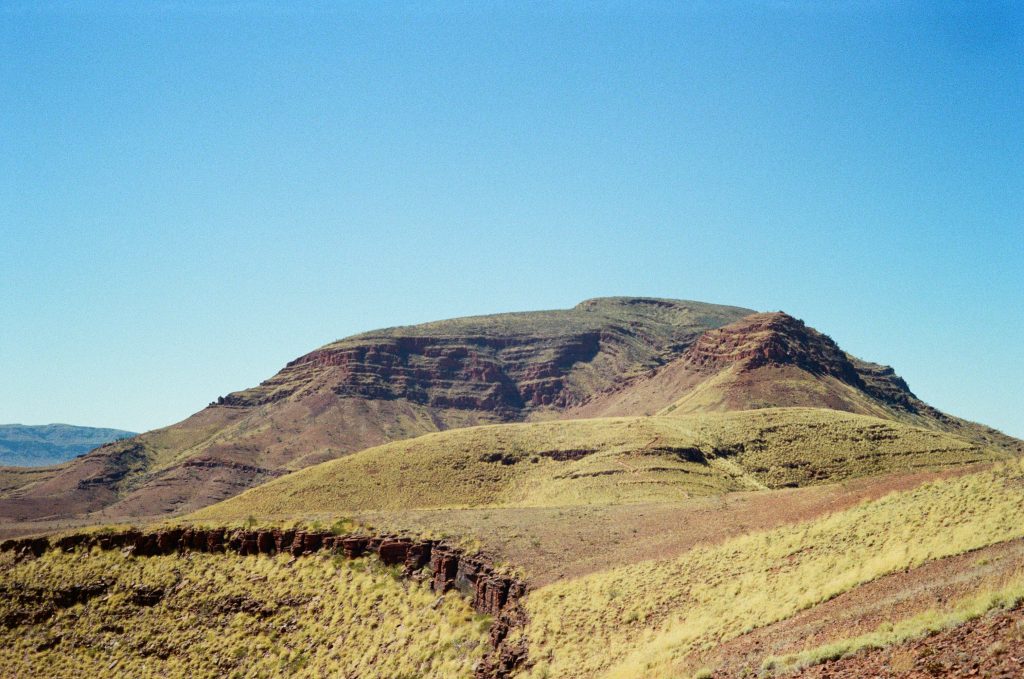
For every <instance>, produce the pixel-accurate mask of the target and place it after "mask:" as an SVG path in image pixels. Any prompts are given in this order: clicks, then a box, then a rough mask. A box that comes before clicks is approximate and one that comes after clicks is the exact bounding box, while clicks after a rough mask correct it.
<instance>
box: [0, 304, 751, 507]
mask: <svg viewBox="0 0 1024 679" xmlns="http://www.w3.org/2000/svg"><path fill="white" fill-rule="evenodd" d="M749 313H751V311H750V310H749V309H740V308H737V307H723V306H715V305H710V304H702V303H699V302H686V301H678V300H661V299H649V298H604V299H594V300H588V301H586V302H583V303H581V304H579V305H577V306H576V307H574V308H572V309H567V310H560V311H542V312H527V313H514V314H499V315H495V316H478V317H470V318H462V319H453V320H448V321H438V322H434V323H426V324H422V325H417V326H408V327H399V328H390V329H384V330H378V331H373V332H370V333H365V334H362V335H356V336H353V337H350V338H346V339H343V340H339V341H337V342H333V343H331V344H328V345H326V346H324V347H321V348H319V349H316V350H314V351H312V352H309V353H307V354H305V355H303V356H301V357H299V358H297V359H295V360H294V361H291V362H290V363H289V364H288V365H286V366H285V367H284V368H283V369H282V370H281V371H280V372H279V373H277V374H276V375H274V376H273V377H271V378H270V379H268V380H266V381H264V382H263V383H261V384H260V385H258V386H256V387H253V388H251V389H246V390H243V391H238V392H233V393H230V394H227V395H225V396H222V397H220V398H218V399H216V400H215V401H214V402H212V403H211V404H210V405H209V406H208V407H207V408H206V409H204V410H202V411H200V412H198V413H196V414H195V415H193V416H192V417H190V418H188V419H187V420H185V421H183V422H181V423H179V424H176V425H173V426H171V427H168V428H165V429H161V430H155V431H152V432H147V433H145V434H141V435H139V436H137V437H135V438H133V439H130V440H127V441H122V442H118V443H115V444H113V445H111V446H107V447H104V448H100V449H97V450H95V451H93V452H91V453H90V454H88V455H86V456H85V457H83V458H81V459H78V460H75V461H73V462H71V463H69V464H68V465H65V466H63V467H60V468H58V469H57V470H56V471H55V472H54V473H53V475H52V476H50V477H48V478H46V479H44V480H43V481H42V482H39V483H37V484H35V485H33V486H31V487H22V488H20V489H15V490H12V491H8V492H6V493H5V494H3V495H0V519H5V520H8V521H25V520H32V519H39V518H43V517H46V518H51V519H60V518H64V517H69V516H77V515H82V514H84V513H88V512H95V511H98V510H103V511H104V516H105V517H117V516H136V517H139V516H152V515H158V514H163V513H168V512H184V511H192V510H195V509H198V508H199V507H202V506H205V505H207V504H210V503H212V502H216V501H219V500H223V499H225V498H227V497H230V496H231V495H235V494H237V493H239V492H241V491H242V490H244V489H245V488H248V487H251V486H253V485H257V484H259V483H262V482H263V481H266V480H268V479H270V478H273V477H274V476H277V475H280V474H282V473H285V472H287V471H292V470H295V469H299V468H302V467H305V466H308V465H310V464H315V463H318V462H322V461H325V460H328V459H332V458H334V457H338V456H341V455H344V454H347V453H349V452H353V451H356V450H361V449H363V448H367V447H370V446H374V445H379V444H382V443H386V442H388V441H393V440H397V439H403V438H410V437H413V436H418V435H421V434H425V433H429V432H432V431H438V430H443V429H449V428H453V427H464V426H472V425H476V424H488V423H499V422H513V421H521V420H526V419H529V418H533V417H550V416H551V415H556V414H558V413H559V412H562V411H564V410H566V409H568V408H572V407H575V406H577V405H578V404H581V403H584V402H586V401H587V400H588V399H590V398H592V396H593V395H594V394H596V393H601V392H604V391H607V390H610V389H615V388H616V387H617V386H619V385H621V384H624V383H626V382H628V381H629V380H631V379H634V378H635V377H636V376H637V375H641V374H647V373H650V372H652V371H655V370H657V369H658V368H660V367H661V366H663V365H665V364H666V363H668V362H670V361H672V360H673V359H675V358H678V357H679V356H680V355H682V353H683V352H684V351H685V350H686V349H687V347H689V346H690V345H691V344H692V343H693V342H694V341H695V340H696V339H697V337H699V336H700V335H701V334H702V333H704V332H705V331H707V330H709V329H712V328H716V327H719V326H722V325H725V324H727V323H731V322H733V321H736V320H738V319H740V318H742V317H744V316H746V315H748V314H749Z"/></svg>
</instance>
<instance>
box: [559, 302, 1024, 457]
mask: <svg viewBox="0 0 1024 679" xmlns="http://www.w3.org/2000/svg"><path fill="white" fill-rule="evenodd" d="M799 406H804V407H825V408H830V409H833V410H841V411H845V412H850V413H858V414H862V415H871V416H874V417H880V418H883V419H890V420H896V421H900V422H905V423H907V424H912V425H915V426H918V427H923V428H925V429H933V430H937V431H945V432H949V433H954V434H958V435H960V436H963V437H965V438H968V439H970V440H972V441H975V442H976V443H978V444H980V445H993V446H999V447H1002V448H1005V449H1006V450H1010V451H1015V452H1024V448H1021V441H1019V440H1017V439H1014V438H1012V437H1009V436H1006V435H1005V434H1002V433H1001V432H999V431H996V430H994V429H992V428H990V427H985V426H983V425H979V424H976V423H973V422H968V421H966V420H962V419H960V418H957V417H953V416H951V415H947V414H946V413H943V412H941V411H939V410H937V409H936V408H933V407H931V406H930V405H928V404H927V403H925V402H924V401H922V400H920V399H919V398H918V397H917V396H915V395H914V393H913V392H911V391H910V388H909V387H908V386H907V383H906V382H905V381H904V380H903V378H901V377H900V376H899V375H897V374H896V372H895V371H894V370H893V369H892V368H890V367H889V366H884V365H879V364H877V363H869V362H867V361H863V360H861V359H859V358H857V357H855V356H851V355H850V354H848V353H846V352H845V351H843V350H842V349H840V348H839V346H838V345H836V343H835V342H834V341H833V340H832V338H831V337H829V336H828V335H825V334H823V333H821V332H818V331H817V330H815V329H814V328H811V327H809V326H807V325H806V324H805V323H804V322H803V321H801V320H798V319H796V318H793V317H792V316H790V315H788V314H785V313H782V312H774V313H754V314H750V315H748V316H746V317H744V318H742V319H740V320H738V321H736V322H734V323H730V324H728V325H725V326H723V327H719V328H715V329H713V330H710V331H708V332H707V333H705V334H704V335H702V336H701V337H700V338H699V339H698V340H697V341H696V342H694V343H693V345H692V346H690V347H689V348H688V349H687V350H686V351H684V352H683V353H682V355H681V356H680V357H679V358H677V359H675V360H673V361H671V362H670V363H668V364H667V365H665V366H663V367H662V368H660V369H659V370H657V371H654V372H653V373H651V374H650V375H647V376H644V377H641V378H639V379H636V380H634V381H632V382H631V383H629V384H627V385H625V386H624V387H623V388H621V389H613V390H609V391H606V392H603V393H600V394H597V395H595V397H594V398H592V399H590V400H589V401H588V402H587V403H585V404H583V405H580V406H575V407H572V408H570V409H568V410H567V412H566V416H568V417H598V416H616V415H633V414H645V415H653V414H659V415H673V414H676V415H681V414H690V413H700V412H721V411H735V410H750V409H758V408H773V407H799Z"/></svg>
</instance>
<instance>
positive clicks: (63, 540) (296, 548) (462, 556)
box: [0, 527, 527, 679]
mask: <svg viewBox="0 0 1024 679" xmlns="http://www.w3.org/2000/svg"><path fill="white" fill-rule="evenodd" d="M93 547H98V548H99V549H103V550H111V549H120V550H123V551H124V552H125V553H126V554H129V555H132V556H138V557H153V556H167V555H171V554H178V553H187V552H208V553H235V554H238V555H239V556H252V555H261V554H263V555H273V554H291V555H292V556H293V557H295V558H298V557H304V556H309V555H313V554H318V553H327V554H337V555H341V556H343V557H344V558H346V559H357V558H360V557H364V556H374V557H376V558H378V559H380V561H381V563H383V564H384V565H386V566H395V567H400V569H401V571H400V572H401V574H402V575H403V576H404V577H409V578H418V579H425V580H426V581H427V582H428V583H429V585H430V587H431V588H433V590H434V592H436V593H437V594H439V595H443V594H445V593H446V592H452V591H454V592H458V593H460V594H462V595H464V596H466V597H467V598H468V599H469V600H470V601H471V603H472V606H473V609H474V610H476V611H477V612H478V613H482V614H485V615H490V616H493V621H492V624H491V630H490V641H491V647H492V650H491V652H490V654H488V655H487V656H486V657H485V658H484V660H483V662H482V663H481V664H480V666H479V667H478V668H477V671H476V674H475V676H476V678H477V679H500V678H504V677H509V676H511V674H512V673H513V671H515V670H516V669H517V668H519V667H522V666H523V665H524V664H525V663H526V660H527V648H526V645H525V643H524V642H522V641H519V642H517V643H515V644H513V643H509V642H508V637H509V632H511V631H512V629H513V628H516V627H520V626H522V625H524V624H525V622H526V614H525V612H524V609H523V607H522V606H521V599H522V598H523V597H524V596H525V595H526V592H527V588H526V584H525V583H524V582H523V581H522V580H519V579H517V578H515V577H513V576H510V575H507V574H504V573H502V572H500V571H498V570H497V569H496V568H495V567H494V566H493V565H492V564H491V563H489V561H488V560H487V559H486V558H484V557H482V556H479V555H469V554H466V553H465V551H463V550H462V549H459V548H458V547H455V546H453V545H450V544H446V543H444V542H440V541H436V540H421V539H414V538H409V537H403V536H395V535H380V536H371V535H363V534H351V535H335V534H334V533H330V532H325V531H307V530H296V529H261V530H257V529H230V528H195V527H181V528H166V529H163V530H159V531H155V532H152V531H151V532H146V531H141V530H134V529H131V530H125V531H119V532H109V533H78V534H73V535H65V536H62V537H59V538H57V539H54V540H52V541H51V540H50V539H49V538H46V537H34V538H20V539H12V540H5V541H4V542H2V543H0V552H13V553H14V554H15V558H17V559H27V558H37V557H39V556H42V555H43V554H44V553H45V552H46V551H47V550H49V549H57V550H61V551H63V552H74V551H75V550H78V549H91V548H93ZM65 589H66V596H64V597H63V598H60V601H58V602H57V605H62V606H63V607H67V606H70V605H73V604H75V603H83V602H85V601H88V599H89V598H91V597H93V596H97V595H99V594H102V593H103V591H104V590H103V588H102V587H101V588H99V589H97V588H96V587H95V586H93V587H91V588H84V589H83V588H81V587H75V586H74V585H72V586H69V587H68V588H65ZM63 591H64V590H62V592H63ZM22 594H24V595H25V596H30V595H31V593H22ZM162 594H163V593H162V592H160V591H149V590H146V591H138V592H135V593H134V596H133V601H134V603H135V604H136V605H140V606H151V605H153V604H154V603H156V602H157V601H159V599H160V597H161V596H162ZM65 599H66V600H67V602H68V603H67V604H66V605H63V604H62V603H61V602H63V601H65ZM52 612H53V611H52V606H51V607H50V608H46V609H40V611H33V612H32V616H34V617H33V620H34V621H36V622H39V621H41V620H45V619H46V618H47V617H48V616H49V615H52ZM22 622H24V621H23V620H20V619H19V620H10V621H0V623H2V624H7V625H8V626H14V625H18V624H21V623H22Z"/></svg>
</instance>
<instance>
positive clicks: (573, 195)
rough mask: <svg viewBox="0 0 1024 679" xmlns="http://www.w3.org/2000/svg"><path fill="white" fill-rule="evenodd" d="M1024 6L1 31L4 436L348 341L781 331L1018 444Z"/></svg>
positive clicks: (294, 15) (204, 6)
mask: <svg viewBox="0 0 1024 679" xmlns="http://www.w3.org/2000/svg"><path fill="white" fill-rule="evenodd" d="M1022 8H1024V5H1021V4H1020V3H1012V2H1008V3H982V2H963V3H958V2H953V3H927V2H886V3H872V2H858V3H829V2H824V3H811V2H806V3H805V2H796V1H793V2H781V1H780V2H742V3H739V2H737V3H730V2H726V3H719V2H693V3H665V4H659V3H636V2H621V3H619V2H592V3H581V4H570V3H518V2H517V3H482V2H465V3H462V2H459V3H455V2H451V3H439V4H435V3H430V4H428V3H383V4H381V3H369V2H366V3H361V2H352V3H322V4H320V3H313V4H304V5H301V6H299V7H296V6H294V5H293V4H292V3H280V4H277V3H233V2H232V3H216V2H214V3H208V2H195V3H193V2H165V3H143V4H141V5H139V6H136V5H135V4H134V3H132V4H114V3H88V2H86V3H45V2H43V3H38V2H31V3H28V2H24V3H22V2H10V1H6V2H3V3H2V4H0V237H2V243H3V247H2V248H0V317H2V319H3V330H2V332H0V375H2V380H3V381H2V387H0V421H3V422H24V423H44V422H52V421H63V422H71V423H75V424H84V425H94V426H111V427H121V428H127V429H135V430H144V429H148V428H153V427H157V426H162V425H166V424H170V423H172V422H175V421H177V420H180V419H182V418H183V417H185V416H187V415H188V414H190V413H192V412H194V411H196V410H198V409H200V408H202V407H203V406H205V405H206V404H207V403H208V402H209V401H211V400H213V399H214V398H216V397H217V396H218V395H221V394H225V393H227V392H229V391H232V390H236V389H240V388H244V387H247V386H250V385H253V384H256V383H258V382H259V381H260V380H262V379H265V378H267V377H269V376H270V375H272V374H273V373H274V372H276V371H277V370H278V369H279V368H280V367H282V366H283V365H284V363H285V362H286V361H288V360H290V359H292V358H294V357H296V356H298V355H300V354H302V353H305V352H306V351H309V350H311V349H313V348H315V347H316V346H318V345H320V344H323V343H325V342H328V341H331V340H333V339H336V338H338V337H342V336H345V335H348V334H352V333H354V332H358V331H363V330H368V329H372V328H376V327H382V326H391V325H401V324H408V323H416V322H420V321H426V320H432V319H438V318H445V317H452V316H458V315H466V314H475V313H491V312H498V311H512V310H527V309H540V308H558V307H567V306H571V305H573V304H575V303H577V302H579V301H580V300H582V299H585V298H588V297H595V296H602V295H653V296H662V297H678V298H687V299H697V300H703V301H709V302H718V303H725V304H735V305H740V306H748V307H752V308H756V309H760V310H777V309H782V310H785V311H787V312H789V313H791V314H793V315H796V316H798V317H800V318H803V319H804V320H805V321H807V322H808V323H809V324H810V325H813V326H814V327H816V328H818V329H820V330H822V331H823V332H826V333H828V334H830V335H831V336H832V337H833V338H834V339H835V340H836V341H837V342H839V344H840V345H841V346H842V347H844V348H845V349H847V350H848V351H850V352H852V353H854V354H856V355H858V356H861V357H862V358H866V359H869V360H874V361H878V362H883V363H888V364H891V365H893V366H895V367H896V369H897V371H898V372H899V373H900V374H901V375H903V376H904V377H905V378H906V379H907V381H908V382H909V383H910V386H911V388H912V389H913V390H914V391H915V392H916V393H917V394H918V395H919V396H920V397H922V398H924V399H925V400H927V401H929V402H931V403H932V404H934V405H936V406H938V407H940V408H942V409H945V410H947V411H949V412H952V413H954V414H957V415H961V416H964V417H968V418H970V419H974V420H979V421H982V422H985V423H987V424H991V425H994V426H997V427H999V428H1002V429H1003V430H1005V431H1007V432H1008V433H1012V434H1015V435H1017V436H1024V419H1022V417H1021V413H1022V403H1024V358H1022V351H1021V337H1022V336H1024V313H1022V308H1021V307H1022V302H1024V292H1022V291H1024V265H1022V263H1021V262H1022V256H1024V163H1022V161H1021V152H1022V149H1024V9H1022Z"/></svg>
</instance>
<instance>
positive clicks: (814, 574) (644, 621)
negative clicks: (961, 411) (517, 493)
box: [522, 460, 1024, 679]
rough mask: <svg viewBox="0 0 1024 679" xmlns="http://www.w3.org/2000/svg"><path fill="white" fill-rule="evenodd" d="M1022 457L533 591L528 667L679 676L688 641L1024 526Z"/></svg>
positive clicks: (543, 672)
mask: <svg viewBox="0 0 1024 679" xmlns="http://www.w3.org/2000/svg"><path fill="white" fill-rule="evenodd" d="M1022 498H1024V465H1022V463H1021V461H1019V460H1017V461H1012V462H1009V463H1006V464H1003V465H999V466H997V467H996V468H994V469H992V470H989V471H984V472H980V473H976V474H971V475H968V476H964V477H961V478H956V479H949V480H943V481H937V482H933V483H928V484H925V485H923V486H921V487H919V488H916V489H914V490H912V491H907V492H903V493H897V494H893V495H890V496H887V497H885V498H882V499H880V500H876V501H873V502H868V503H864V504H862V505H859V506H857V507H855V508H853V509H850V510H847V511H844V512H840V513H836V514H833V515H830V516H827V517H825V518H822V519H818V520H814V521H810V522H807V523H804V524H800V525H796V526H792V527H786V528H781V529H777V530H772V531H767V532H763V533H756V534H750V535H746V536H743V537H740V538H736V539H732V540H729V541H727V542H725V543H723V544H721V545H718V546H713V547H706V548H698V549H695V550H693V551H691V552H689V553H687V554H685V555H684V556H682V557H680V558H677V559H672V560H666V561H650V562H645V563H640V564H636V565H631V566H625V567H621V568H616V569H613V570H609V571H606V572H603V573H597V574H594V575H590V576H586V577H583V578H579V579H577V580H572V581H565V582H558V583H555V584H552V585H549V586H547V587H544V588H542V589H540V590H537V591H535V592H533V593H532V594H531V595H530V597H529V599H528V601H527V605H528V610H529V614H530V622H529V625H528V626H527V628H526V629H525V630H523V632H522V633H523V634H525V635H526V636H527V638H528V639H529V642H530V648H531V657H532V658H534V659H535V660H537V661H538V662H537V664H536V665H535V666H534V667H533V668H532V669H531V671H529V672H528V673H527V674H526V676H529V677H608V678H609V679H610V678H620V677H621V678H625V677H639V676H643V677H651V678H657V677H675V676H678V675H679V672H680V667H679V662H680V660H681V659H682V658H683V657H684V656H685V655H686V654H687V653H688V652H690V651H692V650H695V649H698V648H702V647H709V646H712V645H714V644H716V643H719V642H721V641H723V640H726V639H729V638H732V637H735V636H737V635H739V634H742V633H744V632H745V631H749V630H751V629H754V628H756V627H760V626H763V625H767V624H770V623H772V622H775V621H778V620H781V619H784V618H786V617H789V616H791V615H793V614H794V613H796V612H798V611H800V610H802V609H805V608H808V607H811V606H814V605H815V604H817V603H820V602H822V601H825V600H827V599H829V598H831V597H834V596H836V595H838V594H840V593H842V592H845V591H847V590H850V589H851V588H853V587H855V586H857V585H858V584H862V583H864V582H867V581H870V580H872V579H875V578H878V577H880V576H882V575H885V574H887V573H891V572H894V571H896V570H899V569H905V568H909V567H913V566H915V565H919V564H921V563H924V562H925V561H929V560H931V559H937V558H941V557H944V556H950V555H954V554H959V553H962V552H965V551H968V550H972V549H976V548H980V547H983V546H985V545H989V544H993V543H996V542H1000V541H1004V540H1008V539H1011V538H1015V537H1020V536H1022V535H1024V501H1022Z"/></svg>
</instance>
